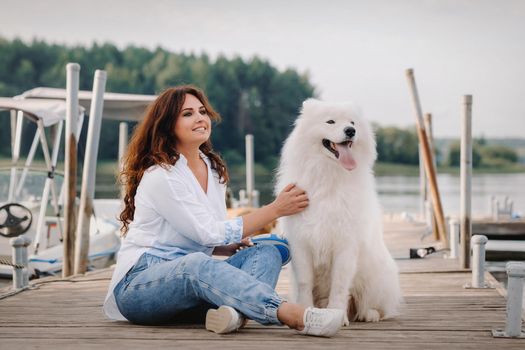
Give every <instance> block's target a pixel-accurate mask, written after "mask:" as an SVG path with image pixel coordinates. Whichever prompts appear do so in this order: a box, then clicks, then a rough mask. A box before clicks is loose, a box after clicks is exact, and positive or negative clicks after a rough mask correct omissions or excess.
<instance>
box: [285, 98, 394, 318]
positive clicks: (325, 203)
mask: <svg viewBox="0 0 525 350" xmlns="http://www.w3.org/2000/svg"><path fill="white" fill-rule="evenodd" d="M352 129H353V130H354V131H353V132H352ZM353 133H355V135H352V134H353ZM323 140H324V141H323ZM348 141H351V143H350V144H349V143H348ZM336 144H339V145H336ZM348 145H350V146H351V147H348ZM345 147H346V148H345ZM329 148H332V150H330V149H329ZM334 151H335V152H334ZM375 159H376V148H375V139H374V133H373V131H372V129H371V126H370V124H369V123H368V122H367V121H366V120H364V119H363V118H362V117H361V116H360V112H359V111H358V110H357V109H356V108H355V107H354V106H353V105H352V104H350V103H339V104H334V103H327V102H322V101H318V100H314V99H308V100H306V101H305V102H304V103H303V108H302V112H301V114H300V116H299V117H298V118H297V120H296V122H295V128H294V130H293V131H292V133H291V134H290V135H289V137H288V139H287V140H286V142H285V144H284V147H283V150H282V156H281V161H280V166H279V169H278V174H277V183H276V188H275V190H276V193H279V192H280V191H281V190H282V189H283V188H284V187H285V186H286V185H287V184H289V183H296V184H297V185H298V186H299V187H301V188H303V189H304V190H306V192H307V194H308V197H309V200H310V204H309V206H308V208H306V210H304V211H303V212H301V213H299V214H296V215H293V216H289V217H284V218H282V219H281V222H280V224H281V228H282V231H283V233H284V235H285V237H286V238H287V239H288V240H289V243H290V249H291V253H292V275H293V278H292V281H293V282H292V287H293V289H292V293H293V296H294V297H295V299H296V300H295V301H296V302H298V303H301V304H304V305H307V306H316V307H328V308H337V309H341V310H344V311H345V312H346V315H347V317H346V318H345V324H346V325H348V323H349V320H359V321H379V320H380V319H385V318H389V317H392V316H394V315H396V314H397V312H398V308H399V305H400V302H401V290H400V287H399V278H398V271H397V266H396V264H395V262H394V260H393V259H392V257H391V255H390V253H389V252H388V250H387V248H386V246H385V243H384V241H383V229H382V214H381V208H380V205H379V200H378V196H377V193H376V189H375V179H374V175H373V170H372V167H373V165H374V162H375Z"/></svg>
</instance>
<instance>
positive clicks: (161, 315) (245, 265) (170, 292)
mask: <svg viewBox="0 0 525 350" xmlns="http://www.w3.org/2000/svg"><path fill="white" fill-rule="evenodd" d="M280 271H281V255H280V253H279V251H278V250H277V248H275V247H274V246H269V245H260V246H255V247H250V248H245V249H243V250H241V251H239V252H237V253H236V254H235V255H233V256H231V257H230V258H228V259H227V260H218V259H214V258H212V257H210V256H208V255H206V254H204V253H191V254H188V255H185V256H182V257H180V258H176V259H175V260H166V259H163V258H160V257H157V256H154V255H150V254H148V253H145V254H143V255H142V256H141V257H140V259H139V260H138V261H137V263H136V264H135V266H134V267H133V268H132V269H130V271H129V272H128V273H127V274H126V276H125V277H124V278H123V279H122V280H121V281H120V282H119V283H118V284H117V286H116V287H115V289H114V291H113V293H114V295H115V299H116V301H117V306H118V308H119V310H120V312H121V313H122V315H123V316H124V317H126V319H128V320H129V321H131V322H133V323H137V324H149V325H155V324H165V323H172V322H183V323H200V322H203V320H204V316H205V313H206V311H207V310H208V309H210V308H216V307H217V306H221V305H228V306H231V307H233V308H235V309H236V310H237V311H239V312H240V313H242V314H244V315H245V316H246V317H247V318H249V319H252V320H254V321H257V322H259V323H261V324H265V325H269V324H279V325H280V324H281V323H280V322H279V320H278V319H277V308H278V307H279V305H281V303H282V302H283V300H282V299H281V298H280V297H279V296H278V295H277V293H276V292H275V285H276V284H277V279H278V278H279V273H280Z"/></svg>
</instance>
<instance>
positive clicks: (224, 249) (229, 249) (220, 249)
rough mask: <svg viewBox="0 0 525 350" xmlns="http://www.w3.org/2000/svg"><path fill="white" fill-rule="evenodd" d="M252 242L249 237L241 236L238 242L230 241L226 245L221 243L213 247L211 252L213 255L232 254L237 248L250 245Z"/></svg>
mask: <svg viewBox="0 0 525 350" xmlns="http://www.w3.org/2000/svg"><path fill="white" fill-rule="evenodd" d="M252 246H253V242H252V240H251V239H250V237H246V238H243V239H242V240H241V241H240V242H239V243H232V244H228V245H221V246H217V247H215V249H214V250H213V254H215V255H222V256H232V255H233V254H235V253H237V252H238V251H239V250H241V249H244V248H247V247H252Z"/></svg>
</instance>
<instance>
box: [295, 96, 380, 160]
mask: <svg viewBox="0 0 525 350" xmlns="http://www.w3.org/2000/svg"><path fill="white" fill-rule="evenodd" d="M296 128H297V129H299V130H298V131H299V134H300V135H302V136H303V137H305V138H306V139H304V140H303V141H304V142H305V143H306V146H307V147H308V146H309V147H311V148H310V149H309V150H306V151H307V152H311V151H313V152H321V153H322V154H323V155H324V156H326V157H328V158H329V159H331V160H332V161H334V162H337V163H338V164H339V165H340V166H342V167H343V168H344V169H346V170H353V169H355V168H357V167H367V168H371V167H372V166H373V164H374V161H375V159H376V147H375V146H376V145H375V139H374V133H373V131H372V128H371V127H370V124H369V123H368V122H367V121H366V120H365V119H363V118H362V117H361V115H360V112H359V110H358V109H357V108H356V107H355V106H354V105H353V104H351V103H329V102H323V101H319V100H315V99H308V100H306V101H304V102H303V107H302V111H301V115H300V116H299V118H298V119H297V121H296Z"/></svg>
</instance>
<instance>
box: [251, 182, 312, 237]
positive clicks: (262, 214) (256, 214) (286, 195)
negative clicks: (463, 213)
mask: <svg viewBox="0 0 525 350" xmlns="http://www.w3.org/2000/svg"><path fill="white" fill-rule="evenodd" d="M307 206H308V196H307V195H306V192H305V191H304V190H302V189H301V188H299V187H297V186H296V185H295V184H289V185H288V186H286V187H285V188H284V189H283V190H282V191H281V193H279V195H278V196H277V198H276V199H275V200H274V201H273V202H272V203H270V204H268V205H266V206H264V207H262V208H259V209H256V210H254V211H252V212H251V213H249V214H246V215H244V216H243V217H242V218H243V235H242V236H243V237H248V236H251V235H253V234H254V233H255V232H257V231H258V230H260V229H261V228H263V227H264V226H265V225H267V224H268V223H270V222H272V221H274V220H276V219H278V218H280V217H281V216H288V215H293V214H297V213H299V212H301V211H303V210H304V209H305V208H306V207H307Z"/></svg>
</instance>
